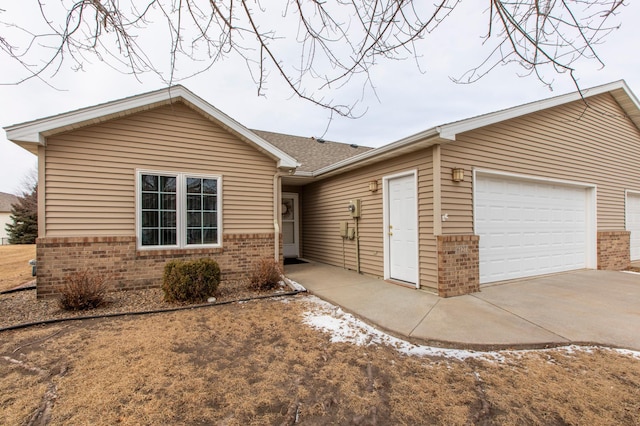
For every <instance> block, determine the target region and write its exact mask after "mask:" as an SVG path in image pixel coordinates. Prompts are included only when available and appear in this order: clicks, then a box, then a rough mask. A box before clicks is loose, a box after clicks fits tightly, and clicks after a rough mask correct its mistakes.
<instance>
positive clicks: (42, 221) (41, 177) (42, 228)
mask: <svg viewBox="0 0 640 426" xmlns="http://www.w3.org/2000/svg"><path fill="white" fill-rule="evenodd" d="M46 161H47V160H46V151H45V146H44V145H40V146H38V236H39V237H44V236H45V235H46V234H47V215H46V212H47V208H46V197H45V195H46V191H47V183H46V179H45V176H46V173H47V169H46V168H45V163H46Z"/></svg>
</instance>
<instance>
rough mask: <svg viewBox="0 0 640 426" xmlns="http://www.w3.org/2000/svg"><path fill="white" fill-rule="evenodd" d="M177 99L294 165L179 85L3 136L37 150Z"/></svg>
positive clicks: (285, 165)
mask: <svg viewBox="0 0 640 426" xmlns="http://www.w3.org/2000/svg"><path fill="white" fill-rule="evenodd" d="M180 101H182V102H184V103H186V104H188V105H190V106H191V107H193V108H195V109H197V110H199V111H201V112H202V113H204V114H205V115H206V116H208V117H209V118H210V119H212V120H214V121H216V122H218V123H219V124H220V125H222V126H223V127H224V128H226V129H227V130H229V131H230V132H231V133H234V134H235V135H237V136H239V137H240V138H242V139H243V140H245V141H246V142H249V143H251V144H253V145H255V147H256V148H257V149H258V150H259V151H261V152H263V153H265V154H266V155H268V156H269V157H271V158H273V159H274V160H276V161H277V167H278V168H280V169H285V170H292V169H295V168H297V167H298V165H299V164H298V162H297V161H296V159H294V158H293V157H291V156H290V155H288V154H286V153H285V152H284V151H282V150H280V149H278V148H276V147H275V146H273V145H271V144H270V143H269V142H267V141H266V140H264V139H262V138H261V137H259V136H258V135H256V134H255V133H253V132H251V131H250V130H249V129H247V128H246V127H244V126H243V125H241V124H240V123H238V122H237V121H235V120H233V119H232V118H231V117H229V116H228V115H226V114H224V113H223V112H221V111H220V110H218V109H217V108H215V107H213V106H212V105H211V104H209V103H208V102H206V101H205V100H203V99H202V98H200V97H198V96H196V95H195V94H193V93H192V92H190V91H189V90H187V89H186V88H185V87H183V86H173V87H170V88H165V89H161V90H157V91H155V92H150V93H145V94H142V95H137V96H133V97H130V98H125V99H121V100H118V101H113V102H109V103H106V104H101V105H95V106H92V107H87V108H83V109H80V110H76V111H72V112H68V113H64V114H60V115H55V116H52V117H47V118H43V119H40V120H35V121H30V122H27V123H21V124H16V125H13V126H8V127H5V128H4V130H5V131H6V133H7V139H9V140H10V141H12V142H14V143H16V144H17V145H19V146H21V147H22V148H25V149H27V150H28V151H30V152H32V153H37V151H38V148H37V147H38V146H39V145H42V146H44V145H45V143H46V138H47V137H49V136H52V135H55V134H59V133H62V132H66V131H70V130H74V129H78V128H81V127H85V126H89V125H93V124H98V123H102V122H105V121H107V120H111V119H114V118H118V117H124V116H128V115H131V114H134V113H137V112H140V111H144V110H149V109H152V108H157V107H159V106H162V105H168V104H171V103H174V102H180Z"/></svg>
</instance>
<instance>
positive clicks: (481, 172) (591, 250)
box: [472, 168, 598, 269]
mask: <svg viewBox="0 0 640 426" xmlns="http://www.w3.org/2000/svg"><path fill="white" fill-rule="evenodd" d="M472 174H473V185H472V187H473V188H472V198H473V200H472V204H473V232H474V233H475V234H477V223H476V220H477V215H476V212H477V205H476V202H477V200H478V197H477V194H476V187H477V185H476V184H477V181H478V177H479V176H488V177H496V176H498V177H504V178H509V179H517V180H524V181H528V182H539V183H547V184H557V185H563V186H572V187H578V188H584V189H585V190H586V203H587V206H586V213H587V217H586V223H587V237H586V244H587V247H586V259H585V265H586V267H587V268H589V269H596V268H597V267H598V266H597V265H598V250H597V241H598V236H597V223H598V222H597V211H598V210H597V186H596V185H594V184H590V183H585V182H576V181H569V180H562V179H553V178H546V177H539V176H531V175H525V174H519V173H510V172H502V171H497V170H488V169H480V168H473V169H472Z"/></svg>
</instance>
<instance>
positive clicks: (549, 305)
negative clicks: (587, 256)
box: [285, 263, 640, 350]
mask: <svg viewBox="0 0 640 426" xmlns="http://www.w3.org/2000/svg"><path fill="white" fill-rule="evenodd" d="M285 274H286V276H287V277H288V278H290V279H292V280H294V281H296V282H298V283H300V284H302V285H303V286H304V287H306V288H307V290H309V292H310V293H312V294H315V295H317V296H318V297H320V298H322V299H325V300H327V301H329V302H332V303H334V304H337V305H339V306H341V307H342V308H343V309H344V310H345V311H347V312H350V313H352V314H354V315H356V316H358V317H360V318H362V319H364V320H365V321H367V322H369V323H371V324H373V325H376V326H378V327H380V328H382V329H385V330H387V331H389V332H390V333H392V334H395V335H398V336H400V337H404V338H406V339H408V340H413V341H417V342H421V343H428V344H438V345H443V346H450V347H465V348H477V349H493V348H525V347H530V348H538V347H545V346H557V345H566V344H574V343H575V344H599V345H606V346H614V347H620V348H628V349H633V350H640V274H633V273H626V272H616V271H597V270H582V271H576V272H570V273H563V274H556V275H550V276H544V277H538V278H530V279H523V280H517V281H509V282H505V283H501V284H496V285H489V286H483V287H482V288H481V292H480V293H475V294H471V295H466V296H459V297H452V298H447V299H444V298H440V297H438V296H436V295H433V294H430V293H427V292H424V291H421V290H415V289H410V288H405V287H402V286H398V285H394V284H390V283H387V282H384V281H382V280H379V279H375V278H371V277H367V276H364V275H359V274H357V273H355V272H353V271H346V270H343V269H341V268H337V267H333V266H329V265H324V264H319V263H308V264H299V265H287V266H286V268H285Z"/></svg>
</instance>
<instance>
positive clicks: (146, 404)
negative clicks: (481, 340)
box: [0, 296, 640, 425]
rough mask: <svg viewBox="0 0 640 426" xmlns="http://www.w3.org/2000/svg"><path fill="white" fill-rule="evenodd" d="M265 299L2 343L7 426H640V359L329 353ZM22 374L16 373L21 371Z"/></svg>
mask: <svg viewBox="0 0 640 426" xmlns="http://www.w3.org/2000/svg"><path fill="white" fill-rule="evenodd" d="M305 309H309V306H308V305H307V303H306V302H305V298H304V297H303V296H298V297H297V298H296V301H295V302H292V303H283V302H281V301H276V300H263V301H260V302H251V303H243V304H233V305H227V306H218V307H215V308H207V309H199V310H193V311H182V312H176V313H165V314H155V315H148V316H144V317H130V318H126V317H125V318H118V319H101V320H91V321H84V322H80V323H73V324H67V325H54V326H47V327H39V328H32V329H27V330H22V331H12V332H4V333H3V334H2V338H1V339H0V389H1V392H0V395H1V396H0V424H6V425H21V424H27V423H28V422H29V420H30V419H31V418H32V417H33V415H34V413H38V415H40V419H41V420H44V421H45V422H44V423H43V424H46V423H47V422H49V424H51V425H60V424H96V425H101V424H103V425H111V424H116V423H120V424H221V425H241V424H242V425H245V424H255V425H258V424H259V425H264V424H289V425H291V424H294V423H295V422H296V420H297V421H298V423H300V424H357V425H358V424H359V425H365V424H399V425H402V424H447V425H463V424H636V422H637V419H638V418H640V361H639V360H637V359H633V358H631V357H627V356H622V355H619V354H616V353H613V352H610V351H595V352H593V353H584V352H576V353H574V354H569V353H566V352H563V351H561V350H557V351H544V352H539V351H534V352H525V353H521V354H520V355H508V356H507V357H506V360H505V361H504V362H489V361H479V360H469V361H465V362H461V361H454V360H447V359H430V358H419V357H409V356H406V355H402V354H399V353H398V352H397V351H395V349H393V348H391V347H388V346H381V345H377V346H368V347H361V346H355V345H352V344H348V343H330V340H329V339H330V336H329V335H327V334H325V333H323V332H320V331H316V330H313V329H311V328H309V327H307V326H305V325H304V324H303V323H302V315H303V312H304V311H305ZM16 361H17V362H20V363H17V362H16Z"/></svg>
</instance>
